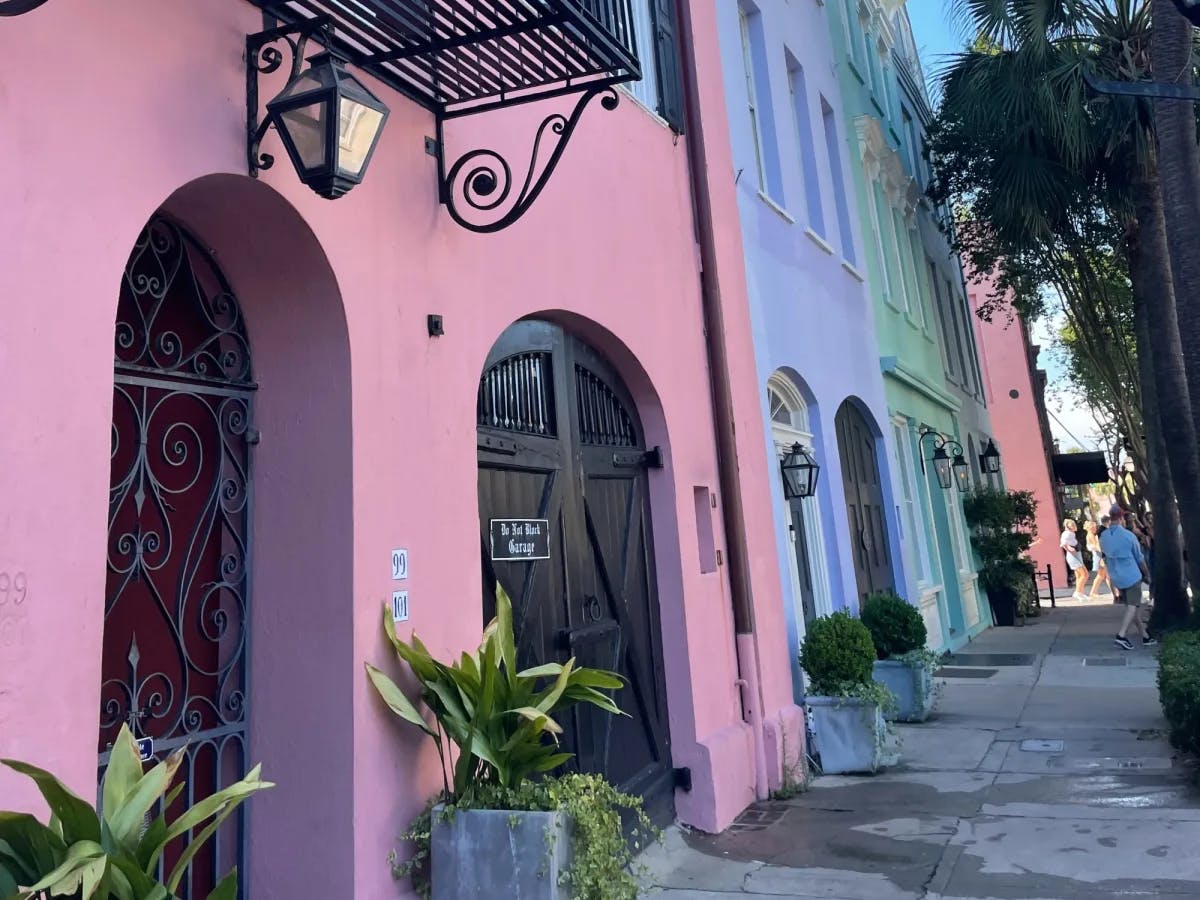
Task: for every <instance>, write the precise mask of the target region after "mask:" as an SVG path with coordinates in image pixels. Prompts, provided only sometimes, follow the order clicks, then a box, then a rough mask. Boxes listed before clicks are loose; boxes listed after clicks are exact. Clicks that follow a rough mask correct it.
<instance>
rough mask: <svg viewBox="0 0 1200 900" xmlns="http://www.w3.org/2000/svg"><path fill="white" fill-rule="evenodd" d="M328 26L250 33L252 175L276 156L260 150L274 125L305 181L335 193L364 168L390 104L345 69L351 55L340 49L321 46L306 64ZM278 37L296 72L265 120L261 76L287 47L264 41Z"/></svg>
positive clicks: (328, 193) (271, 104)
mask: <svg viewBox="0 0 1200 900" xmlns="http://www.w3.org/2000/svg"><path fill="white" fill-rule="evenodd" d="M313 21H314V23H317V22H318V20H313ZM327 28H328V24H327V23H320V24H313V25H310V26H306V27H305V29H304V30H302V31H299V32H297V31H296V30H295V29H289V28H286V27H285V28H276V29H272V30H271V31H264V32H262V33H260V34H252V35H250V36H249V37H248V38H246V107H247V122H246V127H247V144H248V147H247V149H248V153H249V160H250V174H251V175H252V176H255V177H257V176H258V172H259V170H260V169H269V168H270V167H271V166H272V165H273V164H274V162H275V159H274V157H272V156H271V155H270V154H267V153H261V152H260V144H261V143H262V139H263V137H265V136H266V133H267V129H268V128H270V127H271V126H272V125H274V126H275V130H276V131H278V132H279V137H280V138H281V139H282V141H283V146H284V149H286V150H287V154H288V157H289V158H290V159H291V161H292V166H293V167H294V168H295V169H296V174H297V175H298V176H300V180H301V181H302V182H304V183H305V184H306V185H308V186H309V187H310V188H312V189H313V190H314V191H316V192H317V193H318V194H320V195H321V196H322V197H325V198H327V199H330V200H333V199H335V198H337V197H340V196H342V195H343V194H345V193H346V192H347V191H349V190H350V189H351V188H352V187H354V186H355V185H356V184H358V183H360V182H361V181H362V180H363V176H364V175H366V172H367V166H368V165H369V164H370V162H371V155H372V154H373V153H374V152H375V147H376V145H377V144H378V143H379V136H380V134H382V132H383V125H384V123H385V122H386V121H387V117H388V108H387V106H385V105H384V103H383V101H382V100H380V99H379V98H378V97H376V96H375V95H374V94H373V93H371V91H370V90H368V89H367V86H366V85H364V84H363V83H362V82H361V81H359V80H358V79H357V78H356V77H354V76H353V75H351V74H350V73H349V72H347V71H346V63H347V60H346V58H345V57H343V56H340V55H339V54H337V53H333V52H330V51H323V52H321V53H318V54H316V55H314V56H311V57H309V58H308V60H307V62H308V68H306V69H304V70H303V71H301V68H300V67H301V60H303V58H304V46H305V44H306V43H307V41H308V39H309V37H311V36H312V35H314V34H316V33H318V32H320V31H322V30H324V29H327ZM289 32H290V33H289ZM279 40H284V41H286V42H287V43H288V46H289V47H290V48H291V51H292V70H291V76H290V77H289V78H288V82H287V84H286V85H285V86H284V88H283V90H282V91H280V92H279V93H278V94H277V95H276V96H275V97H274V99H272V100H270V101H269V102H268V103H267V114H266V117H265V118H264V119H263V121H262V122H261V123H260V122H259V121H258V76H259V75H260V74H266V73H270V72H274V71H276V70H277V69H278V68H279V67H280V65H281V64H282V62H283V53H282V52H281V51H280V50H279V49H278V48H276V47H272V46H267V45H269V44H272V43H274V42H276V41H279Z"/></svg>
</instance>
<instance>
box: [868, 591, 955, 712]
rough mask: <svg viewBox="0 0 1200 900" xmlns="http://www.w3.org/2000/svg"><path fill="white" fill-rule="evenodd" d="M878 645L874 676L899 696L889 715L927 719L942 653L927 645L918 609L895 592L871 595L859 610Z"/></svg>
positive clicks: (896, 696) (931, 705) (931, 706)
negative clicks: (935, 675)
mask: <svg viewBox="0 0 1200 900" xmlns="http://www.w3.org/2000/svg"><path fill="white" fill-rule="evenodd" d="M859 616H860V618H861V619H862V623H863V624H864V625H865V626H867V630H868V631H869V632H870V633H871V643H872V644H874V646H875V655H876V656H877V657H878V659H876V660H875V663H874V667H873V670H872V675H873V677H874V678H875V681H876V682H878V683H879V684H881V685H883V686H884V687H886V688H887V689H888V690H889V691H891V692H892V694H893V695H894V696H895V698H896V706H895V709H894V710H893V711H892V713H891V714H890V716H889V718H895V719H897V720H899V721H901V722H924V721H925V720H926V719H927V718H929V713H930V712H931V711H932V710H933V706H934V701H935V699H936V698H935V690H934V682H933V673H934V672H935V671H936V670H937V667H938V666H939V665H940V664H941V656H940V655H939V654H937V653H934V652H933V651H931V650H927V649H926V648H925V641H926V639H927V634H926V631H925V622H924V621H923V620H922V619H921V614H920V613H919V612H918V611H917V608H916V607H915V606H913V605H912V604H911V603H909V602H908V601H907V600H905V599H904V598H903V597H900V596H898V595H897V594H895V593H892V592H891V591H882V592H880V593H876V594H871V595H870V596H869V597H867V599H866V600H865V601H864V602H863V605H862V610H861V611H860V613H859Z"/></svg>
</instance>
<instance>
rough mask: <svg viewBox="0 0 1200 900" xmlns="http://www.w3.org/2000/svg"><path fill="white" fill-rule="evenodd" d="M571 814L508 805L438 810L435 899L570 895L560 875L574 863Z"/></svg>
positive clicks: (549, 899) (545, 899) (534, 899)
mask: <svg viewBox="0 0 1200 900" xmlns="http://www.w3.org/2000/svg"><path fill="white" fill-rule="evenodd" d="M567 821H568V820H567V816H566V814H565V813H563V812H561V811H559V812H514V811H510V810H503V809H468V810H456V811H455V812H454V813H453V815H451V816H448V817H447V816H443V815H442V807H440V806H438V807H436V808H435V809H434V811H433V831H432V836H431V839H430V853H431V869H432V871H431V873H430V877H431V880H432V882H433V900H476V898H478V900H495V898H497V897H504V898H506V900H507V898H512V900H560V898H561V900H566V898H567V897H568V896H569V891H568V890H567V889H565V888H564V889H560V888H559V885H558V882H559V877H560V876H561V875H562V874H563V873H564V872H565V871H566V870H567V867H568V866H569V865H570V856H571V848H570V832H569V829H568V827H567Z"/></svg>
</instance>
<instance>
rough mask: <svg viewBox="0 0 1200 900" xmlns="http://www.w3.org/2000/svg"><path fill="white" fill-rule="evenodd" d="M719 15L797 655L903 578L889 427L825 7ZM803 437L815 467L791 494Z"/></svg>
mask: <svg viewBox="0 0 1200 900" xmlns="http://www.w3.org/2000/svg"><path fill="white" fill-rule="evenodd" d="M718 17H719V22H718V28H719V33H720V42H721V59H722V67H723V70H724V81H725V87H726V98H727V106H728V111H729V130H730V140H731V142H732V150H733V160H734V171H735V177H736V179H737V192H738V206H739V212H740V216H741V230H742V242H743V247H744V252H745V259H746V272H747V280H748V287H749V296H750V304H751V318H752V324H753V328H754V342H755V357H756V362H757V369H758V375H759V380H760V384H761V387H762V402H763V419H764V423H765V428H766V430H767V438H768V440H767V446H768V448H769V458H768V459H767V460H766V461H765V462H766V464H767V465H769V466H770V467H772V471H773V473H775V475H776V477H774V478H772V484H773V491H774V498H773V499H774V512H775V520H776V525H777V527H776V541H777V545H778V551H779V558H780V560H781V562H782V566H783V571H782V572H781V577H782V580H783V594H784V598H785V604H786V607H787V609H786V614H787V620H788V638H789V643H790V646H791V648H792V650H793V659H795V651H796V650H797V647H798V644H799V641H800V640H801V638H802V636H803V634H804V628H805V623H806V622H808V621H810V620H811V619H812V618H814V617H816V616H820V615H823V614H826V613H829V612H832V611H834V610H836V609H841V608H846V607H848V608H851V609H857V606H858V602H859V600H860V599H861V598H862V597H863V596H864V595H866V594H867V593H870V592H872V591H876V590H881V589H886V588H892V587H894V586H896V585H904V584H905V583H906V580H907V579H906V573H905V572H904V568H903V558H904V554H903V553H901V552H899V550H898V547H899V546H900V544H899V539H900V531H899V529H900V522H899V520H898V517H897V514H896V511H897V500H896V495H895V494H896V492H895V491H894V489H893V474H892V465H891V460H892V459H893V458H894V454H893V450H892V449H891V446H890V443H891V440H892V438H891V428H890V425H889V413H888V405H887V401H886V399H885V395H884V388H883V378H882V375H881V373H880V368H879V349H878V347H877V345H876V338H875V316H874V312H873V310H872V305H871V303H872V301H871V296H870V294H869V292H868V291H867V289H866V285H865V275H864V273H865V272H866V267H865V265H864V264H863V257H864V250H863V246H862V238H861V234H862V232H861V229H860V228H859V221H858V213H857V204H856V202H855V198H854V188H853V178H852V176H851V172H850V169H849V167H850V165H851V164H852V163H851V158H850V155H849V152H848V147H849V144H848V141H847V137H848V135H847V134H846V133H845V124H844V122H845V120H844V118H843V116H842V113H841V110H842V100H841V97H840V96H839V88H838V83H837V81H836V80H835V77H834V60H833V53H832V50H831V48H830V39H829V33H830V28H829V24H828V22H827V20H826V13H825V7H824V6H823V5H822V4H821V3H799V2H796V3H784V2H781V0H760V2H759V3H753V2H751V0H742V2H732V0H731V2H728V3H725V2H722V3H720V4H718ZM797 443H798V444H800V445H801V446H802V447H803V448H805V449H806V450H808V451H810V452H811V455H812V457H814V458H815V460H816V462H817V463H818V464H819V465H820V476H819V480H818V482H817V488H816V492H815V496H813V497H809V498H804V499H788V498H785V492H784V486H783V479H782V477H781V475H780V461H781V459H782V458H783V457H784V456H785V455H786V454H787V453H788V451H789V450H790V449H791V448H792V447H793V446H794V445H795V444H797ZM795 678H796V687H797V690H799V689H800V680H799V679H800V676H799V671H798V669H797V670H796V672H795Z"/></svg>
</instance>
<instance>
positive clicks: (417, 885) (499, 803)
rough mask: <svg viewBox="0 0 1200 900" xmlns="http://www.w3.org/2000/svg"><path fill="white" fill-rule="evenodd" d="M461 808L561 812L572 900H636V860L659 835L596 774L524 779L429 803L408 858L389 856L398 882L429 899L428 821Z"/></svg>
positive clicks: (413, 829)
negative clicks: (566, 828) (568, 842)
mask: <svg viewBox="0 0 1200 900" xmlns="http://www.w3.org/2000/svg"><path fill="white" fill-rule="evenodd" d="M465 809H509V810H523V811H533V812H539V811H541V812H553V811H555V810H561V811H563V812H565V813H566V815H567V817H568V819H569V820H570V823H571V826H570V827H571V837H572V850H571V864H570V868H569V869H568V870H567V871H566V872H565V873H564V874H563V875H562V886H563V887H565V888H566V889H567V890H568V891H569V892H570V896H571V897H573V898H575V900H634V898H636V897H637V896H638V880H637V879H638V875H639V874H640V872H639V870H638V869H637V867H636V866H635V864H634V858H635V856H636V855H637V854H638V853H639V852H640V851H641V849H642V848H643V847H645V846H647V845H648V844H649V843H650V842H652V841H655V840H658V839H659V838H660V837H661V833H660V831H659V829H658V828H656V827H655V826H654V825H653V824H652V823H651V822H650V820H649V819H648V818H647V816H646V813H645V811H644V810H643V809H642V799H641V798H640V797H635V796H632V795H630V794H624V793H621V792H620V791H619V790H617V789H616V788H615V787H613V786H612V785H611V784H609V783H608V782H607V781H606V780H605V779H604V778H603V777H601V776H599V775H590V774H579V773H569V774H567V775H562V776H559V777H550V778H543V779H541V780H538V781H526V782H524V783H522V784H521V785H520V786H519V787H517V788H506V787H503V786H501V785H497V784H485V785H481V786H480V787H479V788H478V789H477V790H475V791H473V792H472V793H471V795H470V796H469V797H467V798H462V799H458V800H456V799H454V798H452V797H449V796H447V795H445V794H442V795H439V796H437V797H435V798H433V799H432V800H430V802H429V803H428V804H426V806H425V809H424V810H423V811H422V812H421V814H420V815H418V816H417V818H416V819H415V820H414V821H413V823H412V825H411V826H410V827H409V829H408V831H406V832H405V833H404V834H403V835H401V839H402V840H404V841H406V842H408V843H410V844H411V846H412V852H411V854H410V855H409V856H408V857H407V858H402V857H401V856H400V854H399V853H397V852H393V853H392V854H391V856H390V858H389V862H390V863H391V866H392V874H393V875H394V876H395V877H396V878H397V879H398V880H399V879H403V878H408V879H410V881H411V883H412V886H413V890H414V891H416V893H417V894H418V895H419V896H421V897H424V898H429V897H430V896H431V895H432V887H433V885H432V881H431V874H432V873H431V869H430V861H431V860H430V842H431V840H432V834H433V822H434V817H435V816H439V817H441V818H442V819H443V820H449V819H451V818H453V817H454V815H455V814H456V813H458V812H459V811H460V810H465ZM623 818H624V819H626V820H628V821H629V822H630V823H631V824H630V827H629V833H628V834H626V832H625V831H624V830H623V829H622V819H623ZM548 840H549V838H548ZM549 849H551V848H550V846H548V847H547V850H549Z"/></svg>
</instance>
